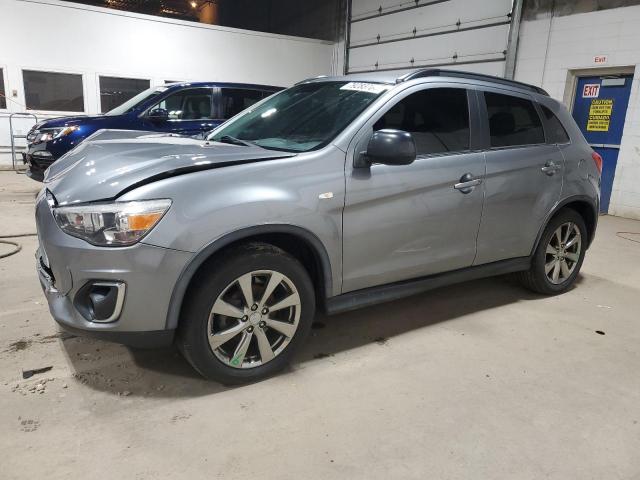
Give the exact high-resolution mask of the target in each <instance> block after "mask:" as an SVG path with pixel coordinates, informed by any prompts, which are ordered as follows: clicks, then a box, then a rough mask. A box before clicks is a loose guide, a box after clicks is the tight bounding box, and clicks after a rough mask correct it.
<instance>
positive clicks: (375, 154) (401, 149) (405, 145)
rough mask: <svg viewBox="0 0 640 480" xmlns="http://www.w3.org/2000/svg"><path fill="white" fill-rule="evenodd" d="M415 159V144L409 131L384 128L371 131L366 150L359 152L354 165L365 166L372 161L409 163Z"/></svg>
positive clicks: (395, 163)
mask: <svg viewBox="0 0 640 480" xmlns="http://www.w3.org/2000/svg"><path fill="white" fill-rule="evenodd" d="M415 159H416V144H415V142H414V141H413V137H412V136H411V134H410V133H409V132H404V131H402V130H392V129H384V130H378V131H376V132H373V135H372V136H371V139H370V140H369V144H368V145H367V151H366V152H362V153H360V155H359V156H358V158H357V159H356V162H355V164H354V166H355V167H360V168H366V167H369V166H370V165H371V164H372V163H381V164H383V165H409V164H410V163H413V161H414V160H415Z"/></svg>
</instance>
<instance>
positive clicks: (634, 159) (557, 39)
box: [515, 6, 640, 219]
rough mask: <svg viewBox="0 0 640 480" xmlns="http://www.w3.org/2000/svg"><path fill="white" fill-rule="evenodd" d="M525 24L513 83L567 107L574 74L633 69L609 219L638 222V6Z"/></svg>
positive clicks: (521, 29) (548, 15) (639, 124)
mask: <svg viewBox="0 0 640 480" xmlns="http://www.w3.org/2000/svg"><path fill="white" fill-rule="evenodd" d="M546 17H547V18H540V19H538V20H533V21H524V22H522V24H521V26H520V40H519V45H518V57H517V62H516V77H515V78H516V80H520V81H523V82H527V83H532V84H534V85H540V86H542V87H543V88H544V89H546V90H547V91H548V92H549V94H550V95H551V96H553V97H554V98H557V99H558V100H561V101H564V102H565V104H566V105H567V107H569V108H570V107H571V105H572V100H573V88H572V87H573V78H574V75H573V72H574V71H576V70H580V71H583V70H586V69H593V68H596V67H598V65H597V64H596V63H595V59H594V57H595V56H603V55H604V56H606V57H607V62H606V64H605V65H600V66H601V67H606V68H615V67H627V66H630V67H635V76H634V80H633V87H632V91H631V98H630V100H629V107H628V109H627V116H626V120H625V127H624V131H623V136H622V143H621V147H620V155H619V157H618V165H617V168H616V174H615V180H614V184H613V190H612V194H611V204H610V207H609V213H611V214H614V215H620V216H624V217H630V218H637V219H640V48H639V46H640V6H630V7H623V8H612V9H609V10H602V11H594V12H590V13H583V14H577V15H568V16H561V17H558V16H551V14H547V15H546Z"/></svg>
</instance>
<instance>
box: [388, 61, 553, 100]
mask: <svg viewBox="0 0 640 480" xmlns="http://www.w3.org/2000/svg"><path fill="white" fill-rule="evenodd" d="M424 77H455V78H468V79H470V80H484V81H488V82H492V83H499V84H501V85H509V86H511V87H517V88H522V89H524V90H529V91H531V92H535V93H540V94H542V95H546V96H547V97H548V96H549V94H548V93H547V91H546V90H544V89H542V88H540V87H536V86H534V85H529V84H528V83H522V82H517V81H515V80H507V79H506V78H501V77H494V76H493V75H484V74H482V73H472V72H462V71H459V70H444V69H441V68H424V69H421V70H415V71H413V72H409V73H406V74H404V75H403V76H401V77H398V78H396V83H401V82H407V81H409V80H413V79H414V78H424Z"/></svg>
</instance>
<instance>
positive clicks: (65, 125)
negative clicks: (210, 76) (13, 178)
mask: <svg viewBox="0 0 640 480" xmlns="http://www.w3.org/2000/svg"><path fill="white" fill-rule="evenodd" d="M281 89H282V88H281V87H272V86H266V85H249V84H237V83H204V82H197V83H195V82H194V83H174V84H171V85H165V86H161V87H152V88H149V89H148V90H145V91H143V92H141V93H139V94H138V95H136V96H135V97H133V98H131V99H130V100H128V101H126V102H125V103H123V104H122V105H120V106H119V107H116V108H114V109H113V110H111V111H109V112H107V113H105V114H104V115H97V116H77V117H60V118H54V119H51V120H46V121H44V122H40V123H38V124H36V125H34V127H33V128H32V129H31V130H30V131H29V133H28V135H27V142H28V144H27V151H26V152H25V153H24V154H23V155H24V161H25V163H27V164H28V165H29V170H28V172H27V175H29V177H31V178H32V179H34V180H37V181H40V182H41V181H42V179H43V177H44V171H45V170H46V169H47V168H48V167H49V166H50V165H51V164H52V163H53V162H55V161H56V160H57V159H58V158H60V157H61V156H62V155H64V154H65V153H67V152H68V151H69V150H71V149H72V148H73V147H75V146H76V145H77V144H79V143H80V142H82V140H84V139H85V138H87V137H88V136H89V135H91V134H92V133H94V132H95V131H97V130H101V129H107V128H108V129H118V130H145V131H147V130H148V131H156V132H171V133H177V134H181V135H189V136H194V135H199V134H203V133H204V132H207V131H209V130H211V129H213V128H214V127H217V126H218V125H220V124H221V123H222V122H224V121H226V120H228V119H229V118H231V117H233V116H234V115H236V114H237V113H240V112H241V111H242V110H244V109H245V108H248V107H249V106H250V105H252V104H254V103H256V102H258V101H260V100H262V99H263V98H265V97H268V96H270V95H271V94H273V93H275V92H277V91H279V90H281Z"/></svg>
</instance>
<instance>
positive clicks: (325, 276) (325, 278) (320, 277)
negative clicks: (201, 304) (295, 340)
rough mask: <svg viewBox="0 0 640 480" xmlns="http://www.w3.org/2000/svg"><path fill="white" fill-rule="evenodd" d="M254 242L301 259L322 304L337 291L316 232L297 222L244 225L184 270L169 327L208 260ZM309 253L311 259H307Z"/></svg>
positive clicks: (207, 248) (173, 298)
mask: <svg viewBox="0 0 640 480" xmlns="http://www.w3.org/2000/svg"><path fill="white" fill-rule="evenodd" d="M252 241H264V242H266V243H271V244H273V245H275V246H277V247H280V248H282V249H283V250H285V251H287V252H288V253H290V254H292V255H293V256H294V257H296V258H298V260H300V261H301V263H302V264H303V266H304V267H305V268H306V269H307V271H308V272H309V275H310V276H311V280H312V282H313V283H314V288H315V290H316V299H317V300H318V304H319V305H322V304H324V300H325V299H326V298H327V297H328V296H330V295H331V292H332V291H333V290H332V288H333V284H332V270H331V262H330V260H329V255H328V253H327V250H326V248H325V247H324V245H323V244H322V242H321V241H320V239H319V238H318V237H317V236H316V235H314V234H313V233H312V232H310V231H309V230H306V229H304V228H302V227H297V226H295V225H278V224H268V225H258V226H254V227H248V228H243V229H240V230H236V231H234V232H231V233H228V234H226V235H224V236H222V237H220V238H219V239H217V240H214V241H213V242H211V243H210V244H208V245H206V246H205V247H203V248H202V249H201V250H200V251H198V252H197V253H196V254H195V255H194V257H193V258H192V259H191V261H190V262H189V263H188V264H187V265H186V266H185V267H184V268H183V269H182V272H181V273H180V276H179V277H178V280H177V281H176V284H175V286H174V287H173V292H172V294H171V300H170V302H169V309H168V311H167V319H166V324H165V328H166V329H175V328H176V327H177V326H178V322H179V319H180V313H181V311H182V306H183V302H184V299H185V298H186V296H187V294H188V291H189V287H190V286H191V283H192V280H193V279H194V278H195V277H196V275H197V273H198V272H199V271H200V270H201V268H202V267H203V266H204V265H205V263H206V262H207V261H209V260H211V259H213V258H214V257H215V256H216V255H218V254H220V253H221V252H222V251H223V250H225V249H227V248H229V247H233V246H234V245H238V244H242V243H247V242H252ZM309 255H310V256H311V258H307V257H308V256H309ZM305 260H307V261H305ZM309 260H311V261H310V262H309Z"/></svg>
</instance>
